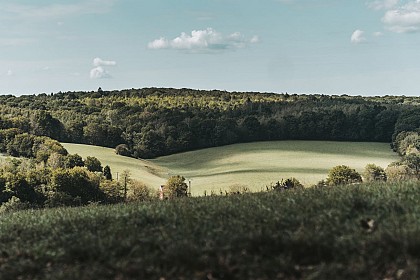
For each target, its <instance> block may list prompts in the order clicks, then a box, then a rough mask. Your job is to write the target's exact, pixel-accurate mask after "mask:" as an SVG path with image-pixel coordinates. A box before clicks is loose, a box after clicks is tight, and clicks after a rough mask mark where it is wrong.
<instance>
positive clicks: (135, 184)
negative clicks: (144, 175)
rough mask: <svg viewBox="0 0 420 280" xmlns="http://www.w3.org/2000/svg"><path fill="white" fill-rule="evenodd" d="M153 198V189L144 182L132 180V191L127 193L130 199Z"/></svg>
mask: <svg viewBox="0 0 420 280" xmlns="http://www.w3.org/2000/svg"><path fill="white" fill-rule="evenodd" d="M151 198H152V191H151V189H150V188H149V187H148V186H146V185H145V184H144V183H142V182H140V181H136V180H132V181H131V183H130V191H129V192H128V195H127V200H128V201H146V200H150V199H151Z"/></svg>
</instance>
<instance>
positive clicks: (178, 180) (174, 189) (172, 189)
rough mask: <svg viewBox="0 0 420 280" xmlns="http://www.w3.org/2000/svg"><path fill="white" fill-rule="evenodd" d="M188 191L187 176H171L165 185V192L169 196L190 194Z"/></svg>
mask: <svg viewBox="0 0 420 280" xmlns="http://www.w3.org/2000/svg"><path fill="white" fill-rule="evenodd" d="M187 191H188V185H187V184H186V183H185V178H184V177H182V176H179V175H176V176H172V177H170V178H169V179H168V181H167V182H166V185H165V186H164V194H165V196H166V197H168V198H173V197H185V196H188V193H187Z"/></svg>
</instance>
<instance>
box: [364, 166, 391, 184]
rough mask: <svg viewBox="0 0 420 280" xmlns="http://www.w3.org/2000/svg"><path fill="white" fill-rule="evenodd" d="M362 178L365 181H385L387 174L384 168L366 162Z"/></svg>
mask: <svg viewBox="0 0 420 280" xmlns="http://www.w3.org/2000/svg"><path fill="white" fill-rule="evenodd" d="M363 178H364V179H365V180H366V181H367V182H374V181H386V179H387V176H386V173H385V170H384V169H383V168H382V167H380V166H377V165H375V164H368V165H366V167H365V172H364V173H363Z"/></svg>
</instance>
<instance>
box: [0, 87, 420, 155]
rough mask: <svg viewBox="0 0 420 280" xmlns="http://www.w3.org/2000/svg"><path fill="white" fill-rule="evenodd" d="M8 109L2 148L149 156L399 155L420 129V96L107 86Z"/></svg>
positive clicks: (7, 103) (32, 99) (0, 106)
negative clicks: (281, 150)
mask: <svg viewBox="0 0 420 280" xmlns="http://www.w3.org/2000/svg"><path fill="white" fill-rule="evenodd" d="M0 112H1V118H0V130H2V132H1V134H0V137H1V142H2V143H3V144H2V145H3V146H5V147H3V148H2V151H7V152H14V151H15V150H16V149H14V150H13V149H12V147H13V146H14V144H9V143H10V142H16V141H14V140H13V139H14V137H16V136H17V135H22V134H24V133H28V134H31V135H36V136H48V137H51V138H53V139H57V140H59V141H67V142H74V143H84V144H94V145H99V146H107V147H117V151H118V153H120V154H123V155H128V156H133V157H142V158H153V157H156V156H161V155H167V154H172V153H177V152H182V151H187V150H193V149H200V148H206V147H213V146H221V145H227V144H233V143H239V142H249V141H264V140H284V139H290V140H293V139H301V140H339V141H344V140H346V141H379V142H390V143H391V142H393V146H394V148H395V149H396V150H399V148H400V147H401V144H400V142H399V141H402V140H403V139H405V137H402V136H401V133H417V135H418V132H419V128H420V98H419V97H404V96H402V97H401V96H398V97H396V96H385V97H350V96H346V95H343V96H326V95H289V94H269V93H238V92H224V91H199V90H191V89H162V88H146V89H132V90H122V91H109V92H107V91H102V90H101V89H99V90H98V91H97V92H68V93H57V94H51V95H46V94H40V95H37V96H35V95H32V96H20V97H14V96H10V95H8V96H0ZM19 137H24V138H25V136H19ZM15 144H16V143H15ZM409 145H411V146H412V147H414V148H415V147H418V145H419V144H418V142H417V144H415V143H414V144H409ZM413 145H414V146H413ZM8 149H9V150H10V151H9V150H8Z"/></svg>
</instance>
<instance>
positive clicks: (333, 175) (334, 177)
mask: <svg viewBox="0 0 420 280" xmlns="http://www.w3.org/2000/svg"><path fill="white" fill-rule="evenodd" d="M361 182H362V176H360V174H359V173H358V172H357V171H356V170H354V169H352V168H350V167H348V166H346V165H339V166H336V167H333V168H332V169H331V170H330V171H329V172H328V178H327V184H328V185H330V186H337V185H346V184H354V183H361Z"/></svg>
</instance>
